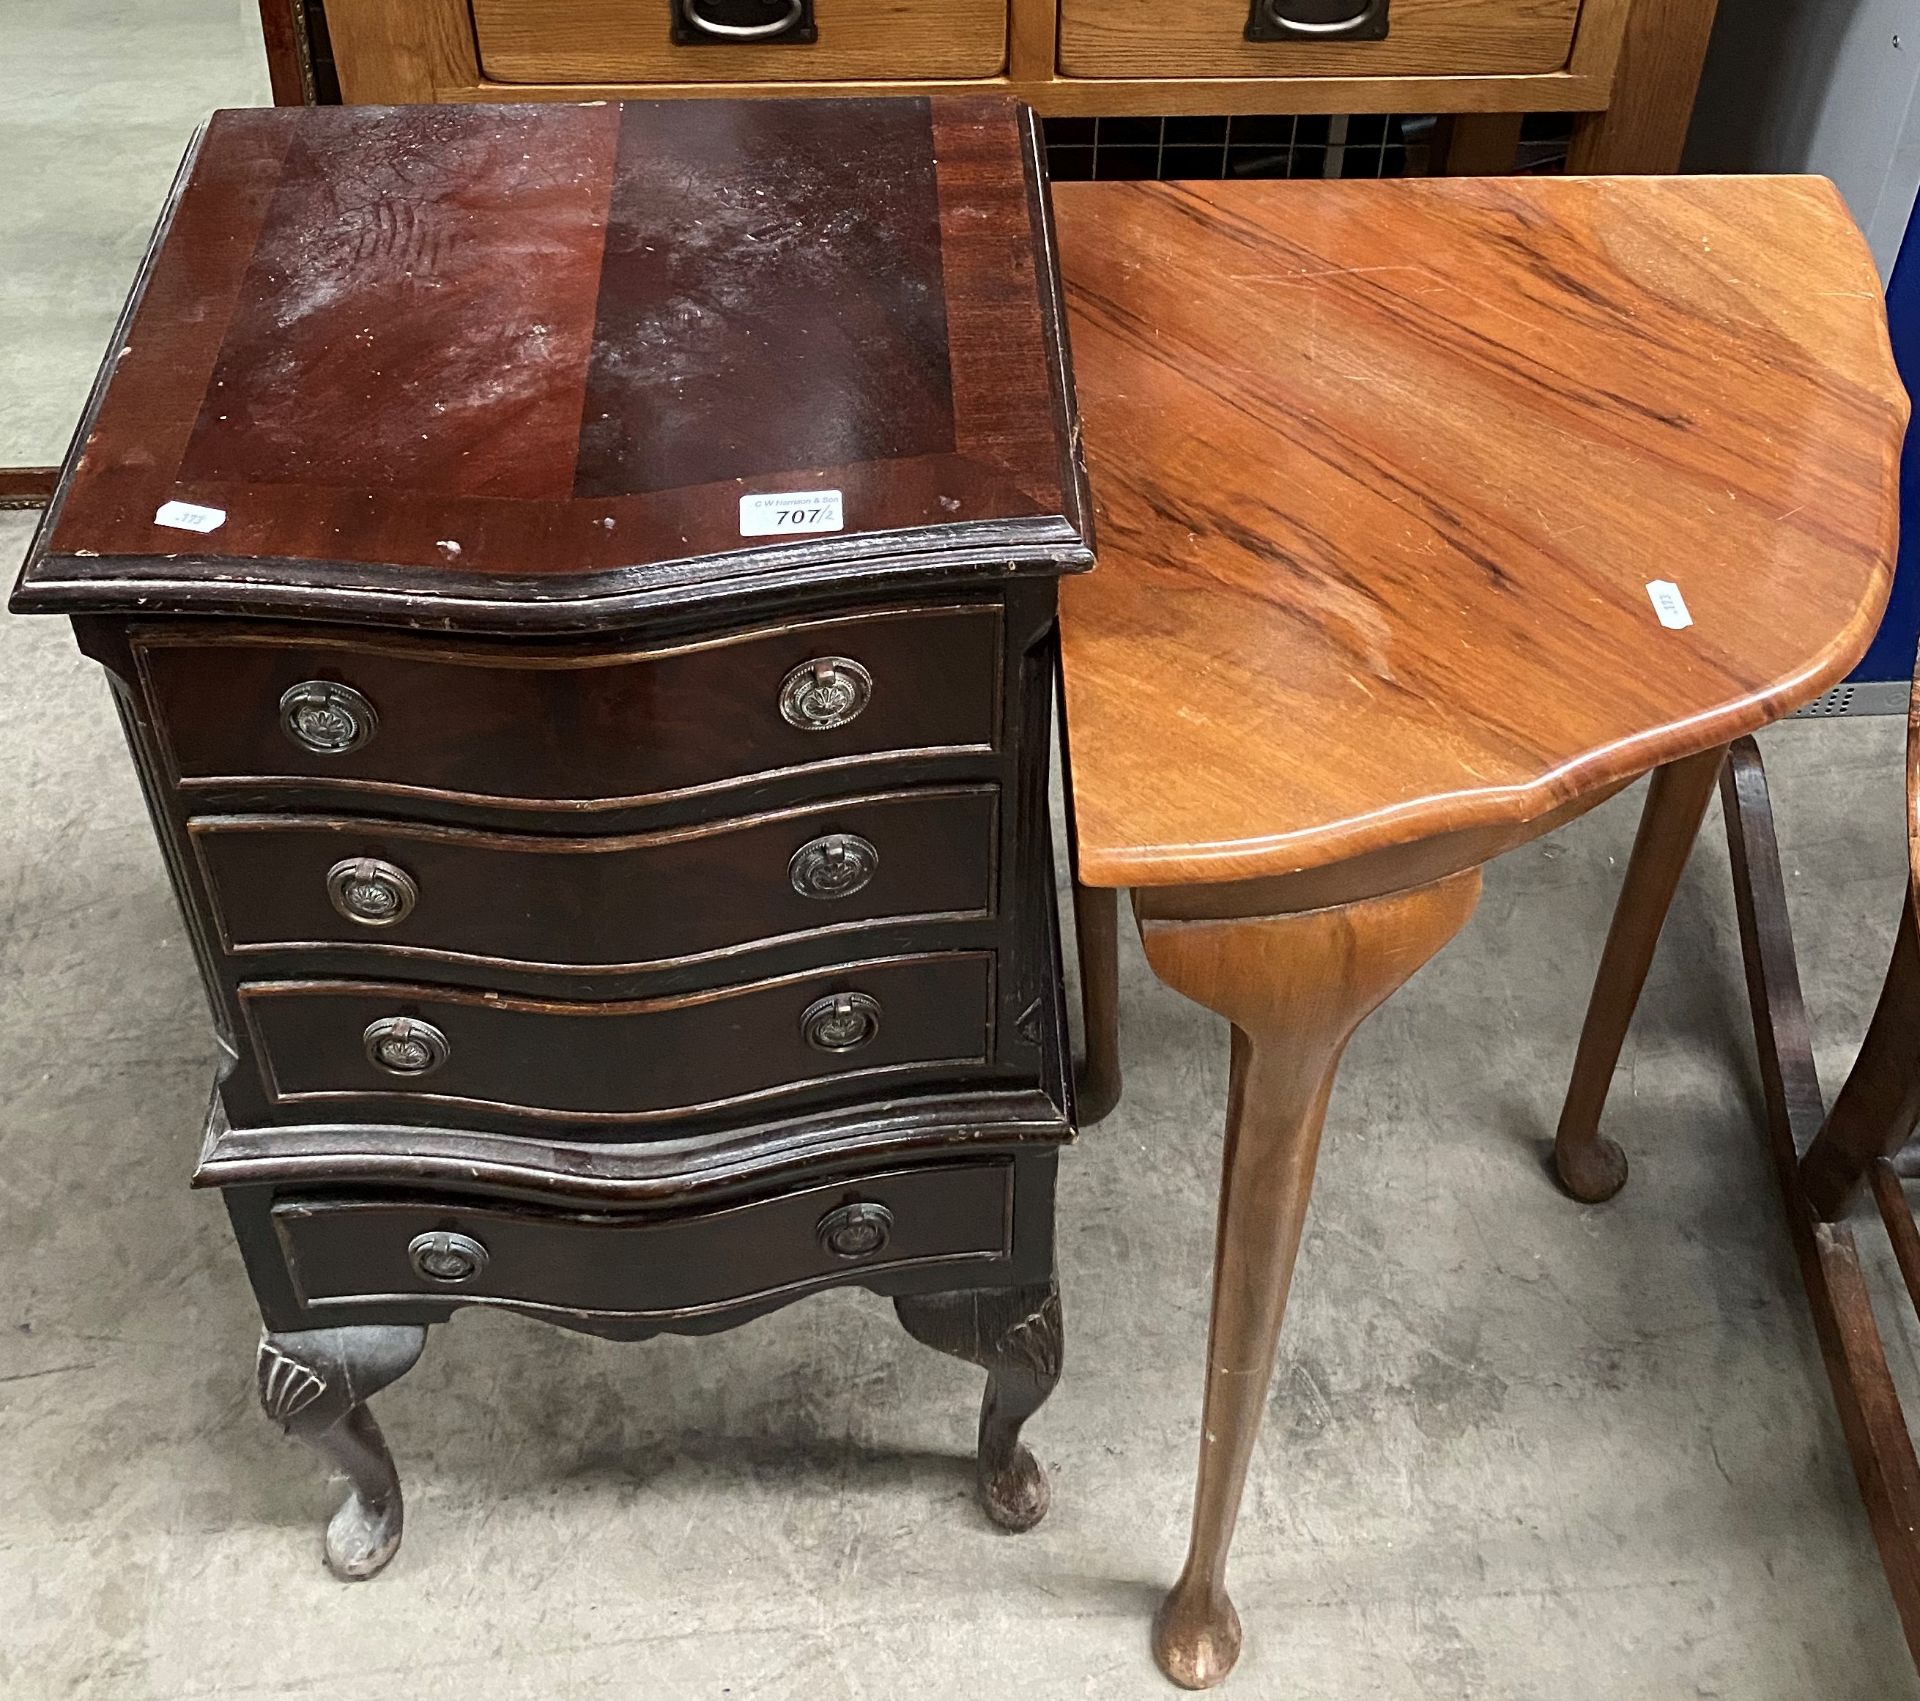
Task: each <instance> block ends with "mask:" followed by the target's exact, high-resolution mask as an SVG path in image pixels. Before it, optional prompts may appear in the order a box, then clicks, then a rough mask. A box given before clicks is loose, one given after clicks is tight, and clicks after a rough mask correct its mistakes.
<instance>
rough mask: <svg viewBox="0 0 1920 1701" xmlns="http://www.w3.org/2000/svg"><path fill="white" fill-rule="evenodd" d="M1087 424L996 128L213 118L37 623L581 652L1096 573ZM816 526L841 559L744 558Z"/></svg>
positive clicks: (174, 215)
mask: <svg viewBox="0 0 1920 1701" xmlns="http://www.w3.org/2000/svg"><path fill="white" fill-rule="evenodd" d="M1070 416H1071V402H1070V391H1069V387H1068V384H1067V380H1066V376H1065V370H1064V356H1063V352H1062V350H1061V348H1060V337H1059V325H1058V311H1057V276H1056V274H1055V272H1054V269H1053V264H1052V259H1051V253H1050V238H1049V232H1048V229H1047V219H1046V211H1045V202H1044V189H1043V186H1042V183H1041V179H1040V176H1039V171H1038V164H1037V154H1036V150H1035V144H1034V136H1033V126H1032V120H1031V117H1030V115H1029V114H1028V113H1027V112H1026V111H1025V109H1024V108H1022V107H1020V106H1019V105H1017V104H1016V103H1014V102H1012V101H1006V100H992V99H953V100H935V101H926V100H908V99H902V100H884V101H882V100H874V101H847V102H843V101H764V102H763V101H716V102H700V103H692V102H680V101H661V102H635V103H630V104H627V105H624V106H621V105H594V106H552V105H544V104H542V105H528V106H500V107H392V108H378V107H344V108H306V109H300V108H292V109H289V108H281V109H273V110H265V111H244V112H222V113H219V114H217V115H216V116H215V117H214V119H213V120H212V122H211V124H210V125H209V126H208V127H207V129H206V131H205V132H204V133H203V135H202V137H201V138H200V139H199V141H198V142H197V144H196V147H195V149H194V151H193V152H192V154H191V155H190V156H189V160H188V163H187V165H186V167H185V168H183V174H182V178H181V181H180V183H179V184H178V185H177V186H176V190H175V194H174V197H173V199H172V201H171V202H170V205H169V208H168V211H167V214H166V216H165V218H164V219H163V222H162V225H161V229H160V232H159V234H158V235H157V237H156V240H155V246H154V249H153V252H152V253H151V254H150V255H149V258H148V263H147V266H146V268H145V270H144V272H143V274H142V277H141V280H140V282H139V284H138V286H137V287H136V291H135V295H134V300H133V302H132V303H131V304H130V307H129V312H128V317H127V320H126V322H125V323H124V324H123V326H122V328H121V332H120V334H119V335H118V337H117V338H116V341H115V344H114V347H113V349H112V351H111V352H110V356H109V359H108V363H107V367H106V371H105V374H104V375H103V378H102V381H101V385H100V387H99V389H98V390H97V391H96V394H95V398H94V402H93V404H92V406H91V409H90V412H89V416H88V418H87V420H86V422H85V424H84V426H83V429H82V434H81V437H80V439H79V442H78V444H77V452H76V456H75V458H74V460H73V462H72V464H71V465H70V468H69V470H68V475H67V477H66V480H65V482H64V484H63V488H62V490H61V492H60V495H59V497H58V500H57V503H56V506H55V508H54V510H53V511H52V513H50V515H49V517H48V523H47V526H46V527H45V529H44V531H43V533H42V536H41V538H40V540H39V543H38V546H37V547H36V549H35V551H34V552H33V554H32V556H31V557H30V560H29V564H28V566H27V568H26V570H25V572H24V574H23V576H22V581H21V586H20V589H19V592H18V593H17V602H16V606H19V607H24V608H44V607H65V608H73V607H125V606H128V605H129V604H130V603H134V602H138V603H139V604H140V605H141V606H148V607H152V606H176V607H189V608H220V609H225V610H229V611H235V612H247V611H255V610H259V609H268V608H273V607H287V606H298V604H297V603H296V602H295V599H298V598H301V597H307V596H309V595H310V593H311V592H312V591H313V590H314V589H315V588H319V589H320V590H322V591H326V592H332V593H337V595H336V597H335V601H336V603H337V604H338V606H337V607H336V608H332V609H324V608H323V609H321V610H318V612H340V613H345V614H348V615H369V614H370V615H373V616H374V617H380V616H382V615H392V614H395V613H398V614H401V615H403V616H408V615H411V616H413V617H415V618H425V619H433V620H442V619H454V620H459V619H468V620H478V621H481V622H482V623H484V622H485V621H486V620H487V619H488V618H489V617H490V616H492V615H496V614H497V613H498V611H499V610H500V609H502V608H507V609H512V610H516V611H517V618H518V619H520V620H522V621H526V620H536V621H542V622H544V623H546V624H549V625H560V624H568V623H579V622H580V621H581V620H582V619H583V617H584V612H585V611H600V612H604V611H605V610H606V609H607V608H608V607H609V606H620V607H633V606H650V605H654V604H658V603H660V602H671V601H673V600H675V599H684V598H685V597H688V596H699V595H702V594H709V593H712V592H714V591H715V589H716V587H718V588H720V589H724V588H725V587H727V586H728V585H740V584H752V585H756V586H759V587H760V588H765V586H766V584H767V581H768V576H769V575H773V576H775V577H778V576H779V575H782V574H785V575H788V576H790V577H791V578H793V579H794V581H795V582H796V584H797V585H799V586H801V587H804V586H806V585H810V584H813V583H816V582H819V581H820V580H821V579H823V578H824V579H827V580H831V579H832V577H833V576H834V573H835V571H836V569H837V568H844V566H845V564H846V563H848V562H849V561H852V562H860V563H865V564H867V567H868V569H869V570H870V571H880V572H884V571H886V570H887V569H888V568H889V567H891V568H894V569H898V570H908V569H911V568H913V567H915V566H918V567H921V568H924V567H926V566H927V565H928V564H929V563H934V564H945V565H949V566H950V565H952V564H953V563H954V562H955V561H956V560H958V561H959V562H960V563H961V564H963V565H964V564H966V563H968V562H977V563H980V564H982V565H986V564H989V563H990V564H992V565H993V566H994V567H995V569H996V570H998V571H1001V572H1004V571H1005V570H1006V565H1007V563H1008V562H1010V561H1011V562H1015V563H1031V564H1037V565H1039V566H1042V567H1051V568H1054V569H1058V568H1060V567H1063V566H1077V565H1084V564H1085V562H1086V561H1087V560H1088V559H1089V556H1088V553H1087V550H1086V547H1085V544H1084V541H1083V535H1082V516H1081V507H1082V501H1083V496H1082V485H1081V474H1080V472H1079V469H1078V465H1077V462H1076V459H1075V455H1074V452H1073V447H1072V444H1073V438H1072V426H1071V417H1070ZM820 490H837V491H839V492H841V495H842V501H843V508H844V522H845V523H844V525H843V526H841V527H838V528H835V529H832V530H814V531H810V532H801V533H793V534H779V533H776V534H772V535H767V536H758V535H750V534H749V532H748V529H747V527H746V522H745V520H744V519H743V515H742V511H741V498H742V496H743V495H748V494H755V493H781V492H813V491H820ZM168 504H185V505H187V507H188V508H189V509H190V510H208V511H211V512H212V513H214V514H216V515H218V516H219V518H218V521H217V524H214V525H213V527H212V529H210V530H206V531H195V530H192V529H187V528H186V527H183V526H178V525H169V524H166V523H164V520H165V518H176V519H177V518H183V517H184V518H185V519H186V520H188V521H192V520H193V519H194V515H193V514H192V513H188V514H187V515H185V516H181V515H179V513H178V511H177V510H169V509H168V508H167V505H168ZM157 516H159V517H158V518H157Z"/></svg>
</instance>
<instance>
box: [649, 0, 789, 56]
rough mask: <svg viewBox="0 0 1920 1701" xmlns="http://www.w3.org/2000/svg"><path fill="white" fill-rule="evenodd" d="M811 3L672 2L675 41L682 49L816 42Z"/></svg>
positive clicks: (776, 0)
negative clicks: (731, 44) (729, 44)
mask: <svg viewBox="0 0 1920 1701" xmlns="http://www.w3.org/2000/svg"><path fill="white" fill-rule="evenodd" d="M819 33H820V32H819V31H818V30H817V29H815V28H814V23H813V4H812V0H785V4H782V3H781V0H673V39H674V42H675V44H676V45H678V46H681V47H701V46H706V47H713V46H721V45H725V44H727V43H737V44H739V45H742V46H751V45H752V44H754V43H755V42H759V43H761V44H763V45H764V44H770V43H778V44H780V45H782V46H784V45H786V44H787V43H788V42H793V43H796V44H798V43H803V42H810V41H814V40H817V39H818V37H819Z"/></svg>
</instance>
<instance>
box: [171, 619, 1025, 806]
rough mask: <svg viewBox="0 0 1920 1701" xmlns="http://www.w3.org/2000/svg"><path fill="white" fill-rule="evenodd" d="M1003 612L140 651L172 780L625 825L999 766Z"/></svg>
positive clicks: (214, 637)
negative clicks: (554, 640)
mask: <svg viewBox="0 0 1920 1701" xmlns="http://www.w3.org/2000/svg"><path fill="white" fill-rule="evenodd" d="M1000 627H1001V615H1000V609H999V606H998V605H997V604H991V603H984V604H983V603H975V604H962V605H952V606H942V607H932V608H899V609H886V610H877V611H874V612H872V613H862V614H856V615H846V616H841V617H837V618H831V619H820V620H806V621H789V622H785V623H782V624H779V625H770V626H763V627H755V628H752V629H749V630H744V631H739V632H734V633H729V634H726V635H724V636H719V637H706V638H701V639H691V640H688V641H685V642H683V643H678V644H673V645H666V646H657V647H651V648H646V649H639V648H634V649H624V650H617V651H605V650H602V651H598V652H595V653H591V654H581V653H579V652H560V651H547V650H541V649H537V648H520V649H504V648H481V647H478V646H457V645H436V644H433V643H430V642H419V641H414V640H405V639H393V640H388V639H385V638H379V637H367V638H358V637H335V636H331V635H326V636H323V635H319V634H312V635H309V634H304V633H300V632H297V631H286V632H271V631H265V630H256V631H252V632H248V633H231V634H228V633H221V632H217V631H211V630H209V629H208V628H206V627H195V628H192V629H183V630H180V631H168V630H166V629H164V628H155V629H149V630H147V631H145V632H142V633H140V634H139V635H137V636H136V637H135V639H134V649H135V653H136V655H137V657H138V662H139V668H140V673H141V677H142V680H143V682H144V686H145V690H146V695H147V700H148V703H149V705H150V708H151V710H152V713H153V716H154V720H155V722H156V724H157V727H158V732H159V736H160V739H161V743H162V748H163V750H164V752H165V757H166V761H167V765H168V768H169V778H171V779H172V780H173V781H175V783H177V784H178V785H180V786H181V787H182V789H184V790H187V791H215V790H220V789H233V788H246V789H251V788H254V787H259V786H274V785H288V786H307V787H311V786H314V785H324V786H327V787H329V788H336V789H339V790H342V791H347V792H357V793H363V794H380V795H387V796H392V797H397V798H432V799H437V800H441V801H447V802H459V803H476V804H490V805H493V806H496V807H506V808H529V809H537V808H548V807H552V806H555V805H559V806H561V807H566V808H578V809H616V808H624V807H630V806H633V805H637V804H644V803H649V802H656V801H664V800H666V799H669V798H676V797H686V796H691V795H696V794H701V793H707V792H722V791H725V790H727V789H728V788H730V787H734V786H739V785H744V784H747V783H750V782H752V781H756V780H764V779H770V778H774V777H777V776H783V775H788V774H795V773H806V772H811V771H815V770H818V771H820V772H822V773H836V772H839V771H842V770H848V769H856V770H857V769H858V768H860V767H862V766H863V765H870V764H873V763H876V762H880V761H885V760H889V759H895V758H899V757H903V756H923V755H953V754H964V753H968V752H976V753H987V752H991V751H992V750H994V749H995V748H996V747H997V745H998V743H999V737H1000V725H1001V716H1000V704H999V696H1000V641H1001V640H1000Z"/></svg>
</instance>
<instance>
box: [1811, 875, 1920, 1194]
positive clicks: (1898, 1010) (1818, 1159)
mask: <svg viewBox="0 0 1920 1701" xmlns="http://www.w3.org/2000/svg"><path fill="white" fill-rule="evenodd" d="M1916 1123H1920V948H1917V947H1916V932H1915V917H1914V906H1913V894H1912V892H1909V893H1908V894H1907V902H1906V908H1905V909H1904V910H1903V911H1902V912H1901V916H1900V932H1899V934H1898V935H1897V936H1896V937H1895V939H1894V943H1893V961H1892V963H1891V964H1890V965H1889V966H1888V968H1887V980H1886V985H1885V986H1884V987H1883V988H1882V990H1881V993H1880V1002H1879V1004H1878V1005H1877V1006H1875V1008H1874V1012H1873V1021H1872V1022H1871V1023H1870V1024H1869V1025H1868V1028H1867V1037H1866V1039H1865V1040H1863V1041H1862V1042H1861V1046H1860V1055H1859V1056H1858V1057H1857V1058H1856V1059H1855V1060H1854V1065H1853V1069H1852V1072H1851V1073H1850V1074H1849V1075H1848V1076H1847V1080H1846V1084H1845V1085H1844V1086H1843V1087H1841V1089H1840V1096H1839V1097H1838V1098H1837V1099H1835V1100H1834V1101H1833V1109H1832V1111H1831V1112H1829V1113H1828V1116H1827V1120H1826V1122H1825V1124H1824V1125H1823V1126H1822V1127H1821V1129H1820V1132H1819V1133H1818V1134H1817V1135H1815V1136H1814V1140H1813V1143H1812V1145H1810V1146H1809V1147H1808V1148H1807V1150H1806V1154H1805V1156H1804V1157H1803V1158H1802V1159H1801V1161H1800V1190H1801V1191H1802V1192H1803V1193H1804V1194H1805V1195H1806V1198H1807V1205H1808V1208H1809V1209H1810V1210H1811V1211H1812V1212H1813V1214H1814V1215H1815V1216H1816V1217H1819V1218H1820V1219H1821V1220H1822V1221H1825V1222H1837V1221H1838V1220H1839V1219H1840V1218H1842V1217H1844V1216H1845V1215H1846V1214H1847V1211H1848V1209H1849V1208H1850V1207H1851V1206H1852V1204H1853V1202H1854V1200H1855V1199H1857V1198H1858V1197H1859V1195H1860V1188H1861V1185H1862V1183H1863V1182H1864V1181H1865V1180H1866V1177H1867V1172H1868V1170H1869V1169H1871V1168H1872V1166H1873V1165H1874V1163H1875V1161H1876V1160H1878V1159H1880V1158H1891V1157H1892V1156H1893V1155H1894V1154H1895V1153H1896V1152H1898V1151H1899V1150H1900V1148H1901V1147H1902V1146H1904V1145H1905V1144H1906V1143H1907V1140H1908V1138H1909V1137H1910V1136H1911V1135H1912V1133H1913V1130H1914V1125H1915V1124H1916Z"/></svg>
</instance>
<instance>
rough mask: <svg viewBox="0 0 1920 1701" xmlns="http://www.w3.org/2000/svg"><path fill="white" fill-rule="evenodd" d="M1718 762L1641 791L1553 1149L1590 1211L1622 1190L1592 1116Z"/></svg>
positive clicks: (1665, 777)
mask: <svg viewBox="0 0 1920 1701" xmlns="http://www.w3.org/2000/svg"><path fill="white" fill-rule="evenodd" d="M1726 754H1727V752H1726V746H1724V745H1719V746H1716V747H1715V748H1714V749H1712V750H1705V751H1702V752H1701V753H1700V754H1699V755H1698V756H1688V757H1686V758H1684V759H1683V760H1681V761H1678V762H1670V763H1668V764H1667V766H1666V767H1664V768H1660V769H1657V770H1656V771H1655V773H1654V776H1653V783H1652V785H1651V786H1650V787H1649V788H1648V791H1647V805H1646V809H1645V811H1644V813H1642V815H1641V817H1640V831H1639V832H1638V834H1636V835H1635V837H1634V841H1633V856H1632V859H1631V860H1630V861H1629V862H1628V864H1627V878H1626V883H1625V884H1624V885H1623V886H1622V888H1621V891H1620V902H1619V905H1618V907H1617V908H1616V909H1615V910H1614V912H1613V926H1612V927H1611V928H1610V929H1609V930H1608V932H1607V943H1606V948H1605V949H1604V950H1603V951H1602V952H1601V954H1600V972H1599V974H1598V975H1597V976H1595V978H1594V983H1593V997H1592V999H1591V1001H1590V1002H1589V1003H1588V1005H1587V1019H1586V1023H1585V1025H1584V1026H1583V1027H1582V1028H1581V1030H1580V1050H1579V1052H1578V1054H1577V1055H1576V1056H1575V1057H1574V1060H1573V1079H1572V1080H1571V1081H1570V1082H1569V1083H1568V1085H1567V1098H1566V1103H1565V1104H1564V1105H1563V1106H1562V1107H1561V1111H1560V1128H1559V1132H1558V1133H1557V1134H1556V1135H1555V1136H1554V1142H1553V1162H1554V1167H1555V1168H1556V1169H1557V1170H1558V1171H1559V1173H1560V1181H1561V1184H1562V1185H1563V1186H1564V1187H1565V1188H1566V1190H1567V1191H1568V1192H1569V1193H1571V1194H1572V1195H1573V1196H1574V1198H1576V1199H1581V1200H1584V1201H1585V1202H1586V1203H1588V1204H1590V1205H1597V1204H1599V1203H1600V1202H1601V1201H1602V1200H1605V1199H1611V1198H1612V1197H1613V1196H1614V1195H1615V1194H1616V1193H1618V1192H1619V1191H1620V1189H1621V1188H1623V1187H1624V1186H1626V1184H1627V1155H1626V1153H1625V1152H1623V1151H1621V1149H1620V1148H1619V1146H1618V1145H1616V1144H1615V1143H1614V1142H1613V1141H1612V1140H1610V1139H1608V1138H1607V1137H1606V1135H1604V1134H1602V1133H1601V1132H1600V1113H1601V1111H1603V1110H1604V1109H1605V1108H1606V1103H1607V1089H1608V1087H1609V1086H1611V1085H1612V1083H1613V1070H1614V1065H1615V1064H1617V1063H1618V1062H1619V1061H1620V1048H1621V1046H1622V1045H1624V1044H1625V1043H1626V1038H1627V1026H1628V1024H1629V1023H1631V1022H1632V1020H1633V1012H1634V1007H1635V1006H1636V1005H1637V1004H1638V1003H1639V1002H1640V990H1641V988H1642V987H1644V986H1645V985H1646V983H1647V970H1648V969H1649V968H1651V967H1652V966H1653V952H1654V947H1655V946H1656V945H1658V944H1659V943H1660V929H1661V928H1662V926H1664V925H1665V923H1666V919H1667V910H1668V908H1669V907H1670V906H1671V905H1672V903H1673V894H1674V892H1675V890H1676V889H1677V888H1678V886H1679V884H1680V875H1681V872H1682V870H1684V869H1685V868H1686V866H1687V857H1688V854H1689V853H1690V852H1691V851H1692V850H1693V841H1694V840H1695V839H1696V838H1697V837H1698V836H1699V833H1700V821H1701V818H1702V817H1703V816H1704V815H1705V814H1706V812H1707V804H1708V802H1709V801H1710V800H1711V799H1712V797H1713V788H1714V785H1715V782H1716V781H1717V780H1718V779H1719V777H1720V769H1721V766H1722V764H1723V763H1724V762H1725V760H1726Z"/></svg>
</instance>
